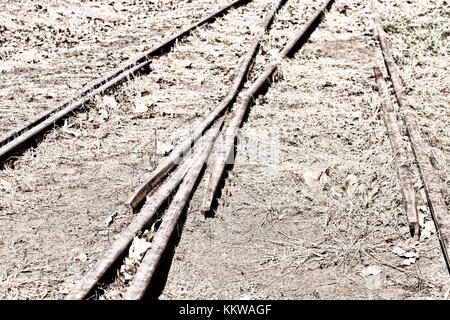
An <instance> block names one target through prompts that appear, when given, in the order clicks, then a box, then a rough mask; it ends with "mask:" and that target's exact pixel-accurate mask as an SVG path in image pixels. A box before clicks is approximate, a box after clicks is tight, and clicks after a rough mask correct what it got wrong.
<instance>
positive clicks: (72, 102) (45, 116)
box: [0, 0, 251, 163]
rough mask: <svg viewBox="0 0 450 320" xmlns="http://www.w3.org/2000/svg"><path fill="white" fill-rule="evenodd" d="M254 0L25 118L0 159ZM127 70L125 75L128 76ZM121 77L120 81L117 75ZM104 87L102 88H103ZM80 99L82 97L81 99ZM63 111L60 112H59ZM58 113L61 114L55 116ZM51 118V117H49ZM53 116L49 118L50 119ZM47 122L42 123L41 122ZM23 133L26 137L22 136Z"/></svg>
mask: <svg viewBox="0 0 450 320" xmlns="http://www.w3.org/2000/svg"><path fill="white" fill-rule="evenodd" d="M249 1H251V0H235V1H233V2H231V3H230V4H228V5H225V6H223V7H222V8H220V9H219V10H218V11H216V12H214V13H212V14H210V15H208V16H207V17H205V18H203V19H201V20H199V21H197V22H195V23H193V24H191V25H190V26H188V27H186V28H184V29H183V30H181V31H180V32H178V33H177V34H175V35H173V36H170V37H169V38H167V39H166V40H164V41H163V42H162V43H160V44H158V45H156V46H155V47H153V48H151V49H150V50H148V51H147V52H145V53H143V54H141V55H139V56H138V57H135V58H132V59H130V60H129V61H127V62H126V64H125V65H123V66H119V67H117V68H116V69H114V70H112V71H111V72H109V73H107V74H106V75H104V76H103V77H101V78H99V79H97V80H94V81H93V82H91V83H89V84H87V85H86V86H84V87H83V88H82V89H80V90H79V91H77V92H76V93H74V94H73V95H71V96H70V97H69V98H67V99H65V100H63V101H62V102H60V103H59V104H57V105H56V106H54V107H51V108H49V109H47V110H45V111H43V112H42V113H40V114H39V115H37V116H35V117H33V118H32V119H30V120H27V121H25V122H24V123H22V124H20V125H19V126H17V127H16V128H14V129H12V130H10V131H9V132H7V133H5V134H4V135H2V136H1V137H0V147H1V148H0V163H1V162H2V161H4V160H5V159H7V158H8V157H9V156H10V155H11V154H12V153H13V152H14V151H17V150H18V149H19V148H22V147H24V146H25V145H26V144H27V143H30V142H31V141H33V140H34V139H35V138H36V137H37V136H39V135H41V134H43V133H44V132H45V131H47V130H48V129H49V128H50V126H51V125H54V124H56V123H57V122H58V121H59V120H61V119H63V118H64V117H66V116H67V115H68V114H69V113H70V112H73V111H75V110H77V109H79V108H80V107H81V106H82V105H83V104H85V103H86V102H88V101H91V97H93V96H94V95H95V94H102V93H104V92H105V91H106V90H108V89H111V88H113V87H114V86H116V85H117V84H119V83H120V82H121V81H123V80H125V79H126V77H127V76H129V75H131V74H133V73H135V72H137V71H139V70H141V69H143V68H146V67H148V66H149V64H150V62H151V61H150V60H149V58H150V57H152V56H156V55H160V54H162V53H163V52H164V51H166V50H169V49H170V48H171V47H172V46H173V45H174V44H175V43H176V41H177V40H178V39H181V38H183V37H185V36H187V35H189V34H190V33H191V32H192V30H194V29H195V28H197V27H199V26H201V25H203V24H205V23H207V22H211V21H213V20H215V19H216V18H217V17H219V16H220V15H222V14H223V13H225V12H226V11H228V10H229V9H230V8H233V7H236V6H240V5H243V4H245V3H247V2H249ZM137 67H138V68H137ZM124 74H125V76H124ZM118 78H120V80H119V81H117V79H118ZM94 89H96V90H95V91H94V92H95V94H93V93H92V94H90V95H89V96H90V97H89V98H86V97H84V98H83V96H84V95H86V94H88V93H89V92H91V91H92V90H94ZM99 89H101V90H99ZM77 99H78V100H77ZM58 111H59V112H58ZM52 115H58V116H52ZM49 119H51V120H49ZM47 120H49V121H47ZM42 123H45V124H44V125H42V126H39V125H40V124H42ZM32 128H38V129H36V130H34V131H33V133H32V134H27V133H28V131H29V130H31V129H32ZM22 136H23V137H22Z"/></svg>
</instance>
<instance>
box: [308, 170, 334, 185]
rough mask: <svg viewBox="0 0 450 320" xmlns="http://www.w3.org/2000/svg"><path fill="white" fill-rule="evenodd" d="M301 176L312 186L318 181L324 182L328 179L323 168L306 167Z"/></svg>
mask: <svg viewBox="0 0 450 320" xmlns="http://www.w3.org/2000/svg"><path fill="white" fill-rule="evenodd" d="M303 178H304V179H305V183H306V184H307V185H308V186H310V187H313V186H314V185H315V184H316V183H317V182H318V181H320V182H322V183H325V182H327V181H328V176H327V174H326V173H325V172H324V171H323V170H318V169H308V170H306V171H305V172H303Z"/></svg>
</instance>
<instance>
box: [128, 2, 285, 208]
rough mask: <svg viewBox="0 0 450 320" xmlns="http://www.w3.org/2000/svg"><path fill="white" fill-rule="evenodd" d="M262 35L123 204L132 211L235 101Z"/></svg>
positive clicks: (265, 23)
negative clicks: (205, 110) (222, 91)
mask: <svg viewBox="0 0 450 320" xmlns="http://www.w3.org/2000/svg"><path fill="white" fill-rule="evenodd" d="M284 2H285V0H278V1H277V2H276V3H275V4H274V6H273V8H272V10H271V11H270V12H269V13H268V14H267V15H266V17H265V19H264V21H263V27H264V31H267V30H268V28H269V27H270V25H271V22H272V21H273V19H274V17H275V14H276V12H277V11H278V10H279V9H280V7H281V6H282V5H283V4H284ZM261 37H262V35H260V36H259V37H258V38H256V39H255V40H254V41H253V42H252V44H251V46H250V49H249V50H248V51H247V53H246V55H245V56H244V58H243V59H242V60H241V62H240V63H239V65H238V68H237V71H236V73H235V75H234V77H233V81H232V83H231V86H230V88H229V90H228V93H227V95H226V96H225V97H224V98H223V99H222V100H221V101H220V102H219V104H218V105H217V106H216V107H215V108H214V109H213V110H211V111H210V112H209V114H208V115H207V116H206V118H205V119H204V120H203V121H202V122H201V123H200V124H199V125H198V126H197V127H196V129H195V130H194V132H193V134H192V135H191V136H189V137H188V138H187V139H186V140H184V141H183V142H182V143H181V144H179V145H178V146H177V147H176V148H175V150H173V151H172V152H171V153H170V155H169V156H168V157H167V158H165V159H164V160H163V162H162V163H161V164H160V165H159V166H158V167H157V168H156V169H155V170H154V171H153V172H152V173H151V174H150V175H149V176H148V177H147V178H146V179H145V181H144V182H143V183H142V184H141V185H140V186H139V187H138V188H136V190H135V191H134V192H133V194H131V196H130V197H129V198H128V200H127V201H126V203H125V205H126V206H127V207H128V208H129V209H130V210H131V211H132V212H133V211H134V209H135V208H136V207H137V206H138V205H139V204H140V203H142V201H143V200H144V199H145V196H146V195H147V194H148V192H150V190H152V189H153V188H155V187H156V186H157V185H158V183H159V182H161V181H162V180H163V179H164V177H165V176H166V175H167V174H168V173H169V172H170V171H171V170H172V169H173V168H175V167H176V165H177V163H178V162H179V161H180V158H181V157H182V156H183V154H185V153H186V152H187V151H188V150H189V149H190V147H191V146H192V144H194V143H195V142H196V141H197V140H198V139H199V137H201V135H202V134H203V133H204V132H205V130H207V129H208V128H209V126H210V125H211V124H212V123H213V122H214V121H215V120H216V119H217V118H218V117H219V116H220V115H221V114H222V113H223V112H224V111H225V110H226V109H228V108H229V107H230V106H231V105H232V104H233V102H234V101H235V99H236V97H237V95H238V93H239V91H240V89H241V87H242V85H243V84H244V82H245V79H246V75H247V74H248V72H249V71H250V69H251V65H252V62H253V60H254V57H255V55H256V53H257V51H258V48H259V45H260V40H261Z"/></svg>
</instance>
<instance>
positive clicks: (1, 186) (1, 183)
mask: <svg viewBox="0 0 450 320" xmlns="http://www.w3.org/2000/svg"><path fill="white" fill-rule="evenodd" d="M0 190H2V191H6V192H10V191H12V185H11V183H9V182H8V181H6V180H5V179H0Z"/></svg>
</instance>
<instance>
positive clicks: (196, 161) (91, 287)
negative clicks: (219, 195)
mask: <svg viewBox="0 0 450 320" xmlns="http://www.w3.org/2000/svg"><path fill="white" fill-rule="evenodd" d="M284 2H285V1H284V0H278V1H276V2H275V4H274V5H273V8H272V10H270V12H269V13H268V14H267V15H266V17H265V18H264V20H263V22H262V25H263V31H267V30H268V28H269V27H270V24H271V22H272V20H273V19H274V18H275V14H276V12H277V11H278V10H279V8H280V7H281V6H282V5H283V3H284ZM332 3H333V1H326V2H325V4H324V5H323V6H322V7H320V9H319V10H317V12H316V13H315V14H314V15H313V16H312V17H311V18H310V20H309V21H308V22H307V23H306V26H305V27H304V28H303V29H301V30H300V31H299V32H298V33H297V36H296V37H294V38H292V39H291V40H290V41H289V42H288V43H287V44H286V46H285V47H284V48H283V49H282V50H281V57H282V58H285V57H287V56H290V55H292V54H293V53H294V52H295V50H297V49H298V48H299V47H301V45H303V44H304V43H305V42H306V41H307V39H308V37H309V36H310V35H311V33H312V32H313V31H314V29H315V28H316V27H317V26H318V24H319V23H320V20H321V18H322V17H323V15H324V14H325V12H326V10H328V9H329V8H330V7H331V5H332ZM262 36H263V35H260V37H262ZM260 37H258V38H256V39H255V40H254V41H253V42H252V44H251V46H250V48H249V50H248V52H247V54H246V55H245V56H244V58H243V59H242V61H241V62H240V63H239V68H238V69H237V72H236V74H235V76H234V79H233V82H232V85H231V87H230V89H229V93H228V95H227V96H226V97H225V98H224V99H223V100H222V101H221V102H220V103H219V105H218V106H217V107H216V108H214V109H213V111H212V112H210V113H209V115H208V116H207V117H206V118H205V120H204V121H203V122H202V123H201V124H200V126H199V127H197V129H196V130H195V131H194V135H193V136H192V137H191V138H189V139H187V140H186V141H184V142H182V143H181V144H180V145H179V146H178V147H177V148H176V149H175V150H174V151H173V152H172V153H171V156H170V157H168V158H167V159H165V160H164V162H163V163H162V164H161V165H160V166H159V167H158V168H157V169H156V170H155V171H154V172H153V173H152V174H151V175H150V176H149V177H148V178H147V180H146V181H145V182H144V183H143V184H142V185H141V186H140V187H139V188H138V189H137V190H136V191H135V192H134V194H133V195H131V197H130V198H129V200H128V202H127V205H128V206H129V208H130V209H131V210H132V211H134V210H135V209H136V207H138V205H139V204H140V203H141V202H142V201H143V200H144V199H145V198H146V197H147V199H146V201H145V204H144V205H143V207H142V208H141V210H140V212H139V213H138V214H137V216H136V217H135V219H134V220H133V221H132V222H131V224H130V225H129V227H128V228H127V229H126V230H124V231H123V232H122V233H121V234H120V236H119V237H118V239H117V240H116V241H115V242H114V243H113V244H112V246H111V248H110V249H109V250H107V251H106V252H105V253H104V254H103V255H102V257H101V258H100V259H99V260H98V261H97V263H96V264H95V265H94V267H93V268H92V269H91V270H90V271H89V272H88V273H87V274H86V275H85V276H84V277H83V278H82V279H81V280H80V281H79V282H78V283H77V284H76V286H75V288H74V289H73V290H72V292H71V293H70V294H69V295H67V297H66V299H69V300H72V299H85V298H88V297H90V296H92V295H93V294H94V293H93V291H95V288H96V286H98V283H99V282H102V281H104V277H105V275H107V274H110V273H111V270H110V269H111V268H112V267H113V266H117V265H118V264H120V259H121V258H123V256H124V253H125V252H126V250H127V249H128V248H129V247H130V245H131V243H132V241H133V239H134V237H136V235H138V234H140V233H141V232H143V229H144V228H145V227H147V228H148V226H150V225H152V224H154V223H155V215H156V213H157V211H158V209H159V208H160V206H161V205H162V204H163V203H164V202H165V201H166V200H167V197H168V196H169V195H170V194H171V193H172V192H173V191H174V190H175V188H177V186H178V185H179V184H181V185H180V187H179V188H178V191H177V192H176V194H175V196H174V198H173V200H172V202H171V204H170V206H169V208H168V209H167V212H166V213H165V214H164V215H163V216H162V218H160V219H162V222H161V224H160V226H159V227H158V228H157V230H156V232H155V234H154V237H153V238H152V242H151V247H150V249H149V250H148V251H147V252H146V253H145V255H144V257H143V259H142V262H141V263H140V265H139V268H138V270H137V272H136V274H135V275H134V277H133V280H132V281H131V282H130V284H129V287H128V289H127V292H126V294H125V295H124V298H125V299H130V300H131V299H142V298H144V297H145V295H146V293H147V292H148V290H149V285H150V284H151V283H152V281H154V276H155V274H156V272H157V269H158V266H159V265H160V262H161V260H162V258H163V255H164V253H166V252H167V250H168V247H169V245H170V241H171V239H173V238H174V232H175V231H176V226H177V225H178V223H179V221H180V218H181V215H182V214H183V212H184V209H185V207H186V205H187V202H188V199H189V198H190V197H191V196H192V193H193V188H194V186H195V185H196V183H197V181H198V179H199V176H200V173H201V172H202V170H203V167H204V165H205V162H206V160H207V158H208V156H209V153H210V152H211V150H212V148H213V146H214V139H215V138H216V137H217V136H218V134H219V130H220V129H221V127H222V123H221V124H219V126H217V127H216V128H215V129H210V131H209V133H208V134H207V135H206V136H205V137H204V138H203V140H204V143H203V144H202V145H200V146H197V148H196V149H195V151H194V154H193V155H192V156H191V157H189V158H188V159H184V162H183V163H182V164H181V166H180V167H179V168H178V169H177V170H176V171H175V172H174V173H173V175H172V176H171V177H170V178H168V180H167V181H166V182H164V183H163V184H162V185H161V186H159V187H158V183H160V182H161V180H163V179H164V178H166V176H167V175H168V173H169V172H170V171H171V170H172V169H173V168H175V167H176V166H177V164H178V163H179V162H180V161H179V159H180V158H181V157H182V156H183V155H184V154H186V153H187V152H188V149H189V148H190V147H191V146H192V144H193V143H195V142H196V141H197V140H198V139H199V138H200V137H201V135H202V134H203V133H204V132H205V130H206V129H207V128H208V127H209V126H210V124H211V123H213V122H214V120H216V118H218V117H219V116H220V115H221V114H222V113H223V111H224V109H226V108H228V107H230V106H231V104H232V102H234V100H235V99H236V96H237V94H238V92H239V89H240V87H241V86H242V84H243V81H244V80H245V75H246V74H247V73H248V71H249V68H250V66H251V63H252V61H253V59H254V57H255V54H256V52H257V50H258V48H259V44H260V39H261V38H260ZM278 63H279V62H278ZM278 63H277V62H274V63H272V64H270V65H269V66H268V67H267V68H266V69H265V70H264V72H263V73H262V74H261V75H260V76H259V77H258V78H257V80H256V81H255V82H254V83H253V84H251V85H250V88H249V89H248V90H247V91H246V92H245V93H244V94H243V96H242V97H241V98H240V99H238V102H237V103H238V105H237V107H236V108H235V109H234V116H233V118H232V119H231V121H230V123H229V126H228V129H227V132H226V141H225V144H224V146H223V148H225V149H223V151H220V154H221V155H222V157H221V158H219V160H217V161H218V164H219V166H221V168H220V169H219V170H217V169H216V166H217V165H215V166H214V168H213V170H212V171H211V172H212V173H214V172H216V173H219V175H217V178H215V180H214V181H213V183H215V184H214V187H213V188H214V189H212V188H211V187H210V188H208V194H210V193H211V194H212V196H207V197H208V198H210V199H211V202H212V198H213V196H214V195H215V194H216V192H217V187H218V185H219V180H220V178H221V177H222V175H223V171H224V169H225V160H226V159H228V157H229V152H230V149H231V148H234V143H235V138H236V133H237V130H238V128H239V127H240V125H241V124H242V120H243V117H244V115H245V113H246V111H247V107H248V106H249V104H250V102H251V99H252V97H254V96H256V95H257V94H258V93H259V92H261V90H262V89H263V87H264V86H267V84H268V81H269V80H270V79H271V76H272V75H273V74H274V72H275V71H276V69H277V65H278ZM221 121H223V120H221ZM223 155H225V156H226V157H225V158H224V157H223ZM155 187H157V190H156V191H154V192H153V193H151V194H150V195H149V193H150V192H151V191H153V189H154V188H155ZM210 209H211V208H210V207H209V210H210ZM209 210H208V211H209ZM95 295H96V294H94V296H95Z"/></svg>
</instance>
